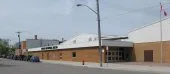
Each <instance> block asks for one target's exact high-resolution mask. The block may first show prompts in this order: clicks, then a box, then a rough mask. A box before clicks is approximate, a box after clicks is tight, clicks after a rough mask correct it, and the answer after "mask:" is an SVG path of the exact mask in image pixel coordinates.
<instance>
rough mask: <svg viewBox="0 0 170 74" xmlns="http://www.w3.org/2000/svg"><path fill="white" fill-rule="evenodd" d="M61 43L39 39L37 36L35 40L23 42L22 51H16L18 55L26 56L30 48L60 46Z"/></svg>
mask: <svg viewBox="0 0 170 74" xmlns="http://www.w3.org/2000/svg"><path fill="white" fill-rule="evenodd" d="M59 43H60V41H59V40H54V39H37V36H35V38H34V39H26V41H22V42H21V49H16V55H20V54H26V52H27V50H28V49H30V48H38V47H45V46H53V45H59Z"/></svg>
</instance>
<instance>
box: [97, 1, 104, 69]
mask: <svg viewBox="0 0 170 74" xmlns="http://www.w3.org/2000/svg"><path fill="white" fill-rule="evenodd" d="M96 6H97V22H98V38H99V39H98V40H99V54H100V67H102V66H103V64H102V61H103V58H102V47H101V28H100V8H99V0H96Z"/></svg>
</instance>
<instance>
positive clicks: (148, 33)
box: [128, 19, 170, 43]
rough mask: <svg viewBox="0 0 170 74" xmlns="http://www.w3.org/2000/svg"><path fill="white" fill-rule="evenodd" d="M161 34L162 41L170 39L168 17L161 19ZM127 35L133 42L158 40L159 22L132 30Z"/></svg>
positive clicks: (169, 20)
mask: <svg viewBox="0 0 170 74" xmlns="http://www.w3.org/2000/svg"><path fill="white" fill-rule="evenodd" d="M162 34H163V35H162V37H163V41H168V40H170V19H166V20H163V21H162ZM128 37H129V41H132V42H134V43H142V42H156V41H160V22H157V23H154V24H152V25H149V26H146V27H143V28H141V29H137V30H135V31H132V32H130V33H129V34H128Z"/></svg>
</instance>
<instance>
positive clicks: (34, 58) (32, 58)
mask: <svg viewBox="0 0 170 74" xmlns="http://www.w3.org/2000/svg"><path fill="white" fill-rule="evenodd" d="M30 61H31V62H40V58H39V57H38V56H32V57H31V59H30Z"/></svg>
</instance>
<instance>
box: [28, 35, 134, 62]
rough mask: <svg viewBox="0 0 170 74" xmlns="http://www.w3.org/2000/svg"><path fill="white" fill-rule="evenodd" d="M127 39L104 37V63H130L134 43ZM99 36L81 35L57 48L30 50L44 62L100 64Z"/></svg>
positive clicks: (30, 52)
mask: <svg viewBox="0 0 170 74" xmlns="http://www.w3.org/2000/svg"><path fill="white" fill-rule="evenodd" d="M124 39H127V37H120V36H102V57H103V62H119V61H129V60H131V59H132V57H131V56H132V55H131V52H132V49H133V43H132V42H128V41H125V40H124ZM98 47H99V42H98V35H95V34H80V35H78V36H75V37H73V38H71V39H70V40H67V41H65V42H64V43H62V44H60V45H57V46H49V47H40V48H32V49H28V51H29V54H32V55H37V56H39V57H40V59H43V60H63V61H78V62H81V61H86V62H99V49H98Z"/></svg>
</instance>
